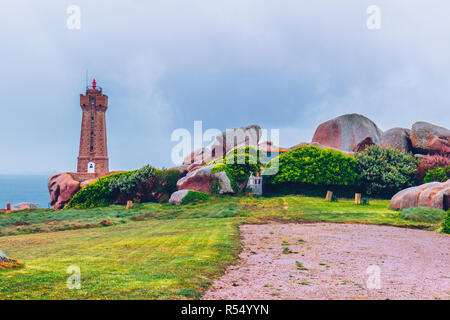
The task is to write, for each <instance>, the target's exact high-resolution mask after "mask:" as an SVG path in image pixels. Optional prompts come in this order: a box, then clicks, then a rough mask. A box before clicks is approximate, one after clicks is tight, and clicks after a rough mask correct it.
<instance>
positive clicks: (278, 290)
mask: <svg viewBox="0 0 450 320" xmlns="http://www.w3.org/2000/svg"><path fill="white" fill-rule="evenodd" d="M241 235H242V238H243V245H244V250H243V252H242V253H241V255H240V260H239V262H238V264H237V265H235V266H230V267H229V268H228V269H227V271H226V274H225V275H224V276H223V277H222V278H220V279H218V280H216V281H214V283H213V285H212V286H211V288H210V290H209V291H208V292H207V293H206V294H205V295H204V296H203V299H249V300H253V299H294V300H298V299H445V300H449V299H450V254H449V248H450V236H446V235H441V234H438V233H436V232H430V231H421V230H413V229H404V228H396V227H388V226H373V225H358V224H331V223H311V224H295V223H290V224H282V223H270V224H265V225H243V226H241ZM370 266H372V267H370ZM368 267H370V268H369V269H368ZM378 271H379V275H380V276H379V279H380V281H378V282H377V272H378ZM378 284H379V285H380V287H379V288H377V287H378Z"/></svg>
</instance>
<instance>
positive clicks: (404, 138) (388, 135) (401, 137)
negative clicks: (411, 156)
mask: <svg viewBox="0 0 450 320" xmlns="http://www.w3.org/2000/svg"><path fill="white" fill-rule="evenodd" d="M410 134H411V130H408V129H404V128H392V129H389V130H387V131H385V132H383V135H382V136H381V146H382V147H383V148H392V149H397V150H399V151H403V152H405V153H408V152H411V149H412V146H411V139H410V137H409V136H410Z"/></svg>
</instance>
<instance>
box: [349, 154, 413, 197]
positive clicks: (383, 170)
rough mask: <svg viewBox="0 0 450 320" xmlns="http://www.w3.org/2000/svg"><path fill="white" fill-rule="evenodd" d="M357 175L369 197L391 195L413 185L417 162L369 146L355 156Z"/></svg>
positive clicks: (406, 156)
mask: <svg viewBox="0 0 450 320" xmlns="http://www.w3.org/2000/svg"><path fill="white" fill-rule="evenodd" d="M355 157H356V160H357V173H358V174H359V176H360V181H361V184H362V186H363V187H364V188H365V189H366V192H367V194H370V195H392V194H393V193H395V192H397V191H399V190H401V189H404V188H408V187H411V186H413V185H414V182H415V174H414V173H415V171H416V169H417V160H416V159H415V158H414V156H412V155H411V154H405V153H403V152H401V151H398V150H395V149H391V148H381V147H380V146H378V145H374V146H370V147H368V148H367V149H366V150H364V152H360V153H357V154H356V155H355Z"/></svg>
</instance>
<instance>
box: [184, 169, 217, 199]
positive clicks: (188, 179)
mask: <svg viewBox="0 0 450 320" xmlns="http://www.w3.org/2000/svg"><path fill="white" fill-rule="evenodd" d="M213 167H214V165H211V166H206V167H201V168H199V169H196V170H194V171H191V172H189V173H188V174H187V175H186V176H185V177H183V178H181V179H180V180H178V182H177V188H178V190H193V191H199V192H205V193H211V187H212V185H213V183H214V178H213V175H212V172H211V169H212V168H213Z"/></svg>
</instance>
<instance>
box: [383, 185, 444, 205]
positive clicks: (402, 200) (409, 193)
mask: <svg viewBox="0 0 450 320" xmlns="http://www.w3.org/2000/svg"><path fill="white" fill-rule="evenodd" d="M445 194H447V195H450V180H447V182H430V183H426V184H423V185H421V186H417V187H411V188H407V189H405V190H402V191H400V192H398V193H397V194H396V195H394V196H393V197H392V199H391V203H390V206H389V207H390V208H391V209H399V210H402V209H405V208H411V207H433V208H439V209H443V207H444V195H445Z"/></svg>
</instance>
